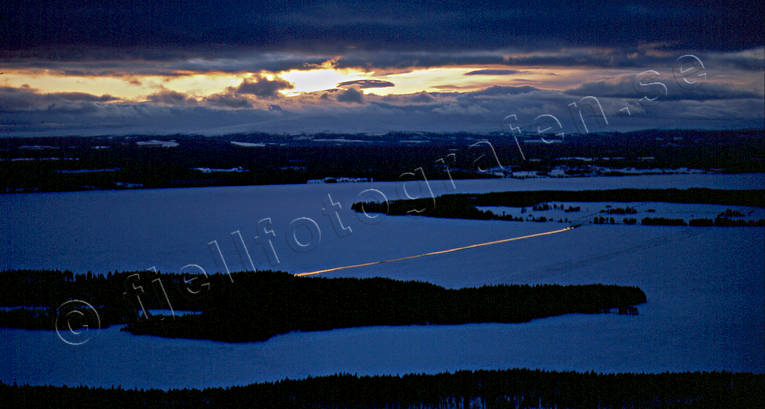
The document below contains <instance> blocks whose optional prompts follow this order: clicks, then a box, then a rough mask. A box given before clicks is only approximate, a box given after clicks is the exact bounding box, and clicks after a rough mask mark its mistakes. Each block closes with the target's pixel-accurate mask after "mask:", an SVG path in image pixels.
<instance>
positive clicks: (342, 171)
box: [0, 130, 765, 192]
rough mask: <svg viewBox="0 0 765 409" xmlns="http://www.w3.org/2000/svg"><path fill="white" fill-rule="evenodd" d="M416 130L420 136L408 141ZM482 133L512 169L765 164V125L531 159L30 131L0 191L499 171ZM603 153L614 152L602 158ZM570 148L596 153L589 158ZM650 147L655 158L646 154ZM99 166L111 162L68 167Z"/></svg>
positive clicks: (475, 150) (254, 136) (428, 145)
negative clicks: (163, 144)
mask: <svg viewBox="0 0 765 409" xmlns="http://www.w3.org/2000/svg"><path fill="white" fill-rule="evenodd" d="M530 137H531V138H532V139H536V136H535V135H530ZM154 139H160V140H164V141H169V140H173V141H175V142H176V143H177V144H178V146H176V147H168V148H151V147H147V146H143V147H142V146H139V145H137V142H148V141H151V140H154ZM413 139H414V140H418V141H421V142H422V143H417V144H412V143H409V142H411V141H412V140H413ZM483 140H485V141H488V142H489V143H491V146H492V147H493V149H494V153H496V158H497V159H499V162H500V163H499V164H501V165H502V166H503V167H504V168H505V169H506V170H508V171H509V170H511V169H512V170H513V171H517V170H520V171H535V172H537V173H538V174H548V173H549V172H550V171H551V170H552V169H553V168H555V167H556V166H560V165H565V166H567V167H568V169H567V170H566V174H568V175H572V176H573V175H591V174H602V175H625V174H626V173H622V172H618V171H612V172H605V173H602V172H600V171H599V170H597V169H598V168H601V167H607V168H625V167H635V168H643V169H645V168H667V169H672V168H679V167H688V168H696V169H722V170H724V171H725V172H733V173H736V172H763V171H765V162H764V161H763V160H762V159H763V157H765V138H763V131H762V130H734V131H720V130H715V131H700V130H648V131H638V132H630V133H623V134H622V133H608V134H596V133H591V134H586V135H567V136H566V138H565V140H564V141H563V143H556V144H538V143H524V144H523V152H524V153H525V157H528V158H534V159H535V160H534V161H530V160H524V158H523V157H522V156H521V155H520V154H519V151H518V147H517V145H516V143H515V141H514V140H513V138H508V136H507V135H506V134H504V133H503V132H493V133H488V134H474V133H467V132H455V133H449V134H445V133H425V134H423V133H407V132H392V133H389V134H387V135H364V134H329V133H318V134H314V135H305V134H300V135H281V134H279V135H273V134H264V133H250V134H232V135H224V136H219V137H215V138H210V137H204V136H200V135H172V136H168V135H162V136H160V135H128V136H112V135H107V136H94V137H85V136H72V137H31V138H0V192H31V191H62V190H89V189H123V188H126V184H131V186H132V187H139V186H140V187H143V188H166V187H181V186H224V185H225V186H232V185H262V184H286V183H305V182H306V181H307V180H309V179H322V178H324V177H342V176H344V177H361V178H374V179H375V180H386V181H397V180H403V179H402V177H401V175H402V173H403V172H411V171H412V170H413V169H417V168H423V171H424V172H426V173H427V177H428V178H429V179H431V180H433V179H446V178H449V177H451V178H454V179H464V178H481V177H495V175H493V174H492V172H484V171H481V169H490V168H494V167H497V166H498V163H497V160H495V159H494V158H495V156H494V155H493V154H492V152H491V151H489V150H488V149H489V148H488V145H487V144H485V143H479V144H478V145H476V141H483ZM332 141H345V142H344V143H343V142H332ZM669 141H671V143H669ZM232 142H237V143H242V142H244V143H246V144H251V145H250V146H252V147H244V146H237V145H236V144H232ZM604 152H608V158H604V157H602V155H603V153H604ZM572 156H573V157H576V156H585V157H591V158H592V160H593V161H592V162H588V163H583V162H582V161H578V160H575V159H571V157H572ZM646 156H650V157H653V158H654V160H650V161H646V160H643V157H646ZM566 158H569V159H566ZM439 159H442V160H443V162H438V160H439ZM391 164H395V166H391ZM197 167H204V168H213V169H231V168H237V167H241V168H242V170H243V171H242V172H212V173H201V172H199V171H197V170H194V169H193V168H197ZM447 167H448V170H447ZM95 169H109V170H110V171H108V172H85V173H78V172H71V171H78V170H95Z"/></svg>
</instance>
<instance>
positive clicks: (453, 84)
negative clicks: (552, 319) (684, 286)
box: [0, 0, 765, 136]
mask: <svg viewBox="0 0 765 409" xmlns="http://www.w3.org/2000/svg"><path fill="white" fill-rule="evenodd" d="M763 15H765V10H763V5H762V2H761V1H751V2H749V1H729V2H702V1H693V2H689V1H672V2H666V1H643V2H593V1H575V2H560V1H554V2H553V1H541V2H531V1H516V2H499V1H486V2H484V1H470V2H450V1H433V2H425V1H407V2H394V1H375V2H357V1H330V2H320V3H319V2H317V3H311V2H295V1H282V2H254V1H249V2H244V1H208V0H197V1H188V2H181V1H163V2H159V1H144V2H142V1H109V0H105V1H61V0H59V1H14V0H11V1H7V0H6V1H4V2H2V4H0V73H1V74H0V136H14V135H70V134H87V135H90V134H125V133H160V134H163V133H176V132H193V133H201V134H225V133H232V132H248V131H267V132H276V133H299V132H322V131H332V132H368V133H379V132H386V131H390V130H411V131H423V130H424V131H459V130H468V131H500V130H503V127H504V129H505V130H506V129H507V123H506V121H505V118H507V117H508V115H513V114H514V115H515V117H514V118H517V119H514V120H513V124H514V125H515V126H518V127H520V128H521V129H523V130H524V131H527V132H534V131H536V129H537V127H538V125H539V124H540V122H539V120H536V121H535V118H538V117H539V116H540V115H547V118H548V119H549V118H550V115H551V116H554V117H555V118H556V119H558V120H559V122H560V123H561V125H562V126H563V127H564V128H565V129H566V130H567V131H568V132H571V131H575V130H576V129H577V127H576V123H577V121H581V118H584V119H585V120H586V121H588V128H589V130H603V131H619V130H632V129H642V128H720V129H723V128H725V129H729V128H763V110H764V105H763V104H764V102H763V94H764V92H765V91H764V88H765V84H764V81H765V79H764V78H765V77H764V74H763V73H764V70H765V44H764V43H765V41H764V40H763V30H765V25H764V24H763ZM588 97H595V98H588ZM583 98H584V100H583ZM646 98H650V99H652V101H651V100H647V99H646ZM585 101H586V102H587V103H588V104H589V105H587V106H586V108H588V109H583V110H582V112H583V114H584V115H583V117H578V111H577V109H579V108H582V107H585V105H586V104H585ZM592 101H597V102H598V103H600V105H601V106H602V109H603V112H604V115H605V118H606V120H603V115H597V116H596V115H594V112H595V111H594V110H590V109H589V108H594V107H595V105H594V104H592ZM606 121H607V123H606ZM579 130H581V127H580V129H579Z"/></svg>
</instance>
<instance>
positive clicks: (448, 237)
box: [0, 175, 765, 388]
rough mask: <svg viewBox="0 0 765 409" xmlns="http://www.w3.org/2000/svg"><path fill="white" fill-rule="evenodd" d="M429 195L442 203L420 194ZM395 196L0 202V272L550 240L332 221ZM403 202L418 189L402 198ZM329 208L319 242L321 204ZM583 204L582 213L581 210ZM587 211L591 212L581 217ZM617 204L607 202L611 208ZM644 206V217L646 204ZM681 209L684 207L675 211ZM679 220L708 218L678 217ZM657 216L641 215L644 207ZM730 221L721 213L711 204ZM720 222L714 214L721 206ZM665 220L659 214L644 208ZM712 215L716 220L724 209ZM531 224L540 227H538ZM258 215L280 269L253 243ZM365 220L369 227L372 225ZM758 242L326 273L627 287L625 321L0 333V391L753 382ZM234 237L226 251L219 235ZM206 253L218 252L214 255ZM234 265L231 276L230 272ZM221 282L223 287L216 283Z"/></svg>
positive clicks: (487, 229)
mask: <svg viewBox="0 0 765 409" xmlns="http://www.w3.org/2000/svg"><path fill="white" fill-rule="evenodd" d="M455 184H456V187H457V189H456V190H454V191H455V192H459V193H466V192H487V191H501V190H531V189H606V188H620V187H646V188H662V187H677V188H686V187H712V188H729V189H731V188H760V189H761V188H763V187H764V186H765V183H764V181H763V175H657V176H640V177H620V178H581V179H580V178H576V179H537V180H482V181H459V180H458V181H455ZM431 185H432V188H433V189H434V190H436V191H437V192H438V191H439V190H440V191H442V192H449V191H451V190H450V189H448V187H449V185H448V184H447V183H443V182H441V181H431ZM366 189H379V190H380V191H381V192H384V194H385V195H386V196H387V197H388V198H389V199H393V198H396V197H400V196H401V195H402V194H403V191H402V190H401V184H400V183H398V184H397V183H363V184H362V183H359V184H336V185H299V186H262V187H236V188H201V189H173V190H140V191H120V192H73V193H56V194H35V195H0V209H2V214H3V217H2V221H0V223H2V224H1V225H0V232H1V233H2V235H1V236H0V237H2V240H3V247H2V252H0V267H1V268H22V267H30V268H69V269H72V270H73V271H76V272H84V271H87V270H92V271H95V272H106V271H109V270H114V269H119V270H121V271H125V270H129V269H144V268H148V267H151V266H157V267H158V268H159V269H161V270H164V271H178V270H179V268H180V267H182V266H183V265H186V264H190V263H196V264H199V265H201V266H203V267H204V268H205V269H207V270H208V271H215V270H218V269H219V268H218V267H216V261H217V264H220V257H219V256H218V257H213V256H212V255H211V253H210V247H209V246H208V243H209V242H211V241H213V240H217V242H218V243H219V247H220V249H221V254H222V255H223V257H224V258H225V260H226V262H227V265H228V266H229V267H230V268H231V269H232V270H240V269H242V266H243V263H242V261H241V259H240V257H239V256H238V254H243V253H241V248H240V251H237V247H235V246H234V242H232V236H231V232H234V231H239V232H240V234H241V235H242V238H243V239H244V242H245V245H246V246H247V247H248V251H249V254H250V255H251V257H252V259H253V263H254V264H255V266H256V267H258V268H274V269H280V270H286V271H290V272H304V271H313V270H317V269H321V268H328V267H335V266H343V265H349V264H355V263H363V262H367V261H374V260H380V259H387V258H393V257H401V256H406V255H412V254H419V253H422V252H426V251H432V250H440V249H446V248H453V247H458V246H464V245H467V244H472V243H477V242H483V241H489V240H497V239H502V238H507V237H514V236H519V235H525V234H530V233H538V232H543V231H547V230H553V229H556V228H559V227H561V226H562V225H561V224H558V223H517V222H501V221H472V220H446V219H434V218H426V217H414V216H399V217H384V216H380V218H379V219H375V220H374V221H370V220H364V219H363V217H359V215H357V214H354V213H352V212H350V211H349V210H348V208H349V205H350V203H352V202H353V201H356V200H370V199H374V198H375V196H374V195H375V194H376V193H370V192H367V193H365V194H362V195H360V193H361V192H363V191H365V190H366ZM407 189H408V192H409V194H410V195H419V194H420V193H421V192H424V191H427V190H425V189H418V188H417V185H416V184H414V183H408V184H407ZM327 194H330V195H331V196H332V199H333V200H334V201H337V202H340V203H342V206H343V210H342V211H341V212H340V214H339V215H340V218H341V219H342V222H343V224H344V226H345V227H350V228H351V231H348V230H347V229H346V230H342V229H338V228H336V227H337V226H335V225H334V222H333V218H332V217H331V216H334V215H333V214H331V213H330V214H329V216H328V215H325V214H323V213H322V207H328V206H324V205H323V204H322V201H323V200H325V199H326V198H327ZM590 205H592V204H590ZM598 205H599V204H598ZM619 206H623V204H619ZM651 206H653V204H652V205H651ZM680 206H689V205H680ZM690 206H691V208H688V209H684V210H683V211H686V210H691V211H693V212H694V214H696V213H698V214H702V213H703V212H706V211H708V212H715V211H717V209H714V210H711V209H706V208H703V209H702V208H701V207H698V208H697V207H695V206H693V205H690ZM660 207H661V206H659V205H657V207H656V210H657V213H658V212H659V210H660ZM728 207H730V206H728ZM725 208H727V207H725ZM661 209H663V210H662V211H665V210H666V211H671V210H672V206H668V207H667V208H664V207H661ZM723 210H724V209H723ZM540 214H541V213H540ZM266 217H270V218H271V221H272V223H273V226H272V227H273V229H274V231H275V232H276V235H277V238H276V240H275V241H274V246H275V249H276V251H277V252H278V255H279V263H278V264H277V265H272V264H271V263H270V262H269V258H268V257H267V256H266V253H265V251H264V247H263V246H260V245H258V244H257V242H256V241H255V240H254V236H255V235H258V234H262V232H260V230H259V227H258V221H259V220H261V219H263V218H266ZM301 217H303V218H311V219H313V220H314V221H315V222H316V225H317V226H318V227H319V228H320V230H321V239H320V241H318V243H317V244H316V245H315V246H314V247H313V248H312V249H309V251H305V252H299V251H295V250H293V249H292V247H291V246H289V245H287V244H286V240H287V239H289V237H291V235H290V233H293V232H294V233H296V234H297V235H298V236H299V237H300V238H301V240H308V237H310V235H307V234H306V233H307V232H306V231H303V230H301V229H296V230H294V231H290V222H291V221H293V220H295V219H296V218H301ZM373 222H376V223H373ZM764 230H765V229H763V228H757V227H725V228H723V227H665V226H640V225H637V226H625V225H585V226H583V227H581V228H578V229H575V230H571V231H567V232H563V233H560V234H555V235H549V236H543V237H536V238H532V239H527V240H520V241H515V242H510V243H504V244H501V245H496V246H487V247H480V248H474V249H471V250H466V251H460V252H454V253H449V254H443V255H439V256H432V257H424V258H420V259H414V260H408V261H403V262H400V263H388V264H380V265H375V266H370V267H366V268H361V269H348V270H342V271H337V272H334V273H331V274H329V275H328V276H354V277H370V276H386V277H392V278H397V279H406V280H410V279H414V280H424V281H430V282H434V283H437V284H440V285H444V286H447V287H453V288H456V287H464V286H475V285H482V284H495V283H562V284H569V283H571V284H579V283H614V284H624V285H637V286H639V287H640V288H642V289H643V290H644V291H645V292H646V294H647V296H648V302H647V303H646V304H644V305H641V306H639V310H640V315H639V316H636V317H633V316H620V315H592V316H587V315H567V316H562V317H554V318H549V319H542V320H536V321H533V322H531V323H524V324H480V325H459V326H429V327H371V328H355V329H344V330H335V331H325V332H315V333H292V334H286V335H282V336H277V337H275V338H273V339H271V340H269V341H267V342H263V343H245V344H227V343H219V342H211V341H198V340H174V339H161V338H156V337H147V336H133V335H130V334H127V333H123V332H120V331H119V329H118V328H117V327H112V328H109V329H106V330H98V331H91V332H89V333H88V335H89V336H92V339H90V341H89V342H88V343H86V344H84V345H81V346H79V347H74V346H71V345H67V344H65V343H63V342H61V340H59V339H58V337H57V336H56V334H55V332H44V331H25V330H14V329H0V355H2V356H3V358H4V359H3V362H2V364H0V380H2V381H3V382H13V380H16V381H17V382H19V383H32V384H68V385H75V384H88V385H102V386H111V385H123V386H134V387H159V388H172V387H192V386H193V387H204V386H216V385H233V384H247V383H251V382H255V381H265V380H275V379H281V378H284V377H291V378H301V377H305V376H308V375H325V374H331V373H336V372H351V373H359V374H381V373H408V372H438V371H444V370H457V369H477V368H512V367H527V368H545V369H575V370H582V371H586V370H595V371H604V372H612V371H648V372H658V371H680V370H714V369H727V370H733V371H755V372H763V371H764V368H765V307H764V306H763V305H764V304H765V303H764V302H763V301H764V300H765V266H764V264H763V260H764V259H765V238H764V237H763V236H764V235H763V232H764ZM233 237H234V238H236V239H237V240H238V238H237V237H238V236H237V235H234V236H233ZM216 254H217V253H216ZM244 265H245V266H246V265H247V262H246V259H245V263H244ZM232 285H236V283H234V284H232Z"/></svg>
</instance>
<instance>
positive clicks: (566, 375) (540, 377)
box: [0, 369, 765, 409]
mask: <svg viewBox="0 0 765 409" xmlns="http://www.w3.org/2000/svg"><path fill="white" fill-rule="evenodd" d="M763 402H765V376H763V375H753V374H750V373H730V372H692V373H691V372H686V373H662V374H596V373H592V372H588V373H579V372H547V371H539V370H526V369H512V370H500V371H485V370H481V371H459V372H456V373H441V374H436V375H424V374H423V375H414V374H413V375H404V376H400V377H399V376H373V377H369V376H363V377H359V376H355V375H333V376H324V377H318V378H308V379H304V380H284V381H279V382H274V383H260V384H252V385H247V386H236V387H229V388H208V389H203V390H199V389H183V390H177V389H173V390H169V391H162V390H154V389H152V390H125V389H122V388H119V387H117V388H115V387H112V388H108V389H105V388H91V387H84V386H83V387H66V386H61V387H58V386H17V385H5V384H2V383H0V408H14V409H15V408H74V407H76V408H82V409H88V408H98V409H101V408H105V407H108V408H223V407H225V408H522V409H526V408H528V409H531V408H559V409H563V408H601V409H606V408H636V409H637V408H698V409H701V408H705V409H706V408H708V409H721V408H748V409H754V408H762V407H763Z"/></svg>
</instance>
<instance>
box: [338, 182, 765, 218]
mask: <svg viewBox="0 0 765 409" xmlns="http://www.w3.org/2000/svg"><path fill="white" fill-rule="evenodd" d="M553 201H554V202H564V203H565V202H623V203H631V202H664V203H686V204H689V203H692V204H716V205H737V206H752V207H761V208H765V190H723V189H707V188H690V189H610V190H580V191H570V190H533V191H511V192H492V193H483V194H448V195H442V196H438V197H435V198H432V197H427V198H418V199H405V200H393V201H388V202H356V203H354V204H353V205H351V208H352V209H353V210H355V211H357V212H366V213H384V214H388V215H419V216H430V217H441V218H456V219H474V220H507V221H534V222H547V221H554V220H553V219H550V218H547V217H544V216H540V217H533V218H528V219H524V218H522V217H518V216H513V215H503V214H495V213H494V212H491V211H488V210H481V209H479V208H478V207H480V206H508V207H518V208H525V207H530V208H531V209H533V210H535V211H537V212H539V211H542V212H543V211H545V210H549V209H550V206H549V204H548V203H547V202H553ZM556 206H557V205H556ZM561 208H563V205H561ZM651 210H652V209H651ZM578 211H579V208H578V207H572V206H569V207H568V208H565V212H566V213H569V212H578ZM601 213H607V214H609V215H613V214H621V215H631V214H634V213H635V210H634V209H632V208H630V207H627V208H616V209H607V210H602V211H601ZM739 215H741V216H743V215H742V214H740V213H738V212H735V211H732V210H730V209H728V210H727V211H726V212H723V213H721V214H719V215H718V216H717V217H716V218H715V219H700V218H697V219H691V220H690V221H689V222H686V221H685V220H684V219H677V218H663V217H644V218H643V219H642V220H641V224H644V225H680V226H684V225H691V226H765V219H760V220H754V221H746V220H736V219H735V217H737V216H739ZM572 218H573V219H574V220H576V217H574V216H572ZM623 220H624V223H625V224H636V222H637V220H636V219H635V218H624V219H623ZM566 222H570V221H569V220H566ZM586 222H592V223H593V224H614V223H615V221H614V218H613V217H604V216H596V217H594V218H593V219H589V218H588V219H587V220H581V221H579V223H586Z"/></svg>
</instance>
